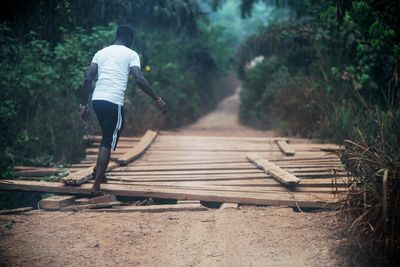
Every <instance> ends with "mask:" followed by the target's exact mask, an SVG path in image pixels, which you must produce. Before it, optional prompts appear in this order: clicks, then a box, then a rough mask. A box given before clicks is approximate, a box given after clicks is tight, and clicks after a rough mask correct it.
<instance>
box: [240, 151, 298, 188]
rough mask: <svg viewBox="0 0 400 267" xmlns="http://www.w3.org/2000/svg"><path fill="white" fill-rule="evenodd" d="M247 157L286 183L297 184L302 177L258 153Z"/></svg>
mask: <svg viewBox="0 0 400 267" xmlns="http://www.w3.org/2000/svg"><path fill="white" fill-rule="evenodd" d="M246 157H247V159H248V160H249V161H250V162H252V163H254V164H255V165H256V166H257V167H258V168H260V169H263V170H264V171H265V172H266V173H269V174H271V175H272V177H274V178H275V179H277V180H278V181H279V182H281V183H283V184H285V185H296V184H298V183H299V182H300V179H299V178H297V177H296V176H294V175H293V174H291V173H289V172H288V171H286V170H284V169H282V168H280V167H278V166H277V165H275V164H273V163H272V162H270V161H268V160H266V159H263V158H261V157H260V156H258V155H257V154H247V156H246Z"/></svg>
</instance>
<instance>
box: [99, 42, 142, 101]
mask: <svg viewBox="0 0 400 267" xmlns="http://www.w3.org/2000/svg"><path fill="white" fill-rule="evenodd" d="M92 62H93V63H96V64H97V66H98V72H97V73H98V79H97V82H96V87H95V89H94V92H93V96H92V100H107V101H109V102H112V103H114V104H117V105H121V106H123V105H124V96H125V90H126V85H127V83H128V78H129V68H130V67H132V66H138V67H140V58H139V55H138V54H137V53H136V52H135V51H133V50H131V49H129V48H127V47H126V46H123V45H110V46H108V47H105V48H103V49H102V50H100V51H98V52H97V53H96V54H95V55H94V57H93V60H92Z"/></svg>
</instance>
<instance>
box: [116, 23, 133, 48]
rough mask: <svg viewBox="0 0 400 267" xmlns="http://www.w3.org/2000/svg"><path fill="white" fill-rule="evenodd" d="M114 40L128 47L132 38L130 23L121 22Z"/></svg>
mask: <svg viewBox="0 0 400 267" xmlns="http://www.w3.org/2000/svg"><path fill="white" fill-rule="evenodd" d="M116 40H118V41H121V42H123V43H124V45H125V46H127V47H130V46H131V45H132V40H133V28H132V26H130V25H127V24H122V25H119V26H118V28H117V33H116Z"/></svg>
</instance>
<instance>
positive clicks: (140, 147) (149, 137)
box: [117, 130, 157, 166]
mask: <svg viewBox="0 0 400 267" xmlns="http://www.w3.org/2000/svg"><path fill="white" fill-rule="evenodd" d="M156 137H157V132H154V131H150V130H148V131H147V132H146V134H145V135H144V136H143V137H142V138H141V139H140V141H139V143H137V144H136V146H135V147H134V148H133V149H132V150H130V151H128V152H126V154H124V155H123V156H122V157H120V158H119V159H118V161H117V162H118V163H119V164H120V165H122V166H123V165H127V164H128V163H129V162H132V161H134V160H136V159H137V158H139V157H140V156H141V155H142V154H143V153H144V152H146V150H147V149H148V148H149V146H150V145H151V144H152V143H153V141H154V140H155V139H156Z"/></svg>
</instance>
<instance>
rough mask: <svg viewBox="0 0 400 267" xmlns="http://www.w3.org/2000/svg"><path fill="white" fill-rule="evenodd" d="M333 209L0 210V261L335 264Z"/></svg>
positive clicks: (49, 263)
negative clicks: (12, 213) (27, 212)
mask: <svg viewBox="0 0 400 267" xmlns="http://www.w3.org/2000/svg"><path fill="white" fill-rule="evenodd" d="M333 220H334V214H333V213H332V212H317V213H296V212H293V211H292V210H291V209H288V208H277V207H251V206H243V207H240V208H239V209H238V210H233V209H226V210H208V211H192V212H165V213H156V214H154V213H121V214H115V213H90V212H78V213H67V212H41V214H40V215H39V214H38V213H35V214H31V215H20V216H6V217H4V216H3V217H0V227H1V232H0V242H1V260H0V265H2V266H114V265H119V266H338V265H342V263H341V262H339V261H338V258H339V257H336V256H335V252H334V249H335V247H336V245H337V243H338V242H339V240H337V239H336V238H335V237H334V236H333V234H332V233H333V232H334V229H333V227H334V226H335V224H334V223H333Z"/></svg>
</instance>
